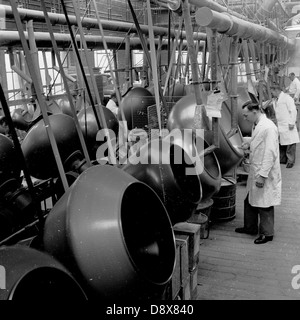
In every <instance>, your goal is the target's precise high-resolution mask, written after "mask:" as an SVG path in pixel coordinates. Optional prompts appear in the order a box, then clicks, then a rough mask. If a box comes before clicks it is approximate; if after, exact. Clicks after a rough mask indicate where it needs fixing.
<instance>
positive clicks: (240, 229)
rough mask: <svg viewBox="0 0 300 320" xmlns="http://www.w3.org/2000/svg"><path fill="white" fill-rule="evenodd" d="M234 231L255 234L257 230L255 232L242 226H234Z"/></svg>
mask: <svg viewBox="0 0 300 320" xmlns="http://www.w3.org/2000/svg"><path fill="white" fill-rule="evenodd" d="M235 232H237V233H245V234H250V235H257V231H256V232H255V231H252V230H248V229H246V228H244V227H242V228H236V229H235Z"/></svg>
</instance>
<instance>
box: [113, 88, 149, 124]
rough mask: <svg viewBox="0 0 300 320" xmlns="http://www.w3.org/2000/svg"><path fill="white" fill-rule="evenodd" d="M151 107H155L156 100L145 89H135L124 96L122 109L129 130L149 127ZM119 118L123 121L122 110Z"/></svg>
mask: <svg viewBox="0 0 300 320" xmlns="http://www.w3.org/2000/svg"><path fill="white" fill-rule="evenodd" d="M151 105H155V98H154V96H153V95H152V94H151V93H150V91H149V90H147V89H145V88H142V87H136V88H133V89H131V90H130V91H129V92H128V93H127V94H126V95H125V96H124V98H123V99H122V101H121V105H120V109H122V110H123V112H124V116H125V119H126V121H127V127H128V129H129V130H132V129H134V128H140V129H143V128H144V127H145V126H147V125H148V107H149V106H151ZM118 118H119V120H122V118H121V113H120V110H119V113H118Z"/></svg>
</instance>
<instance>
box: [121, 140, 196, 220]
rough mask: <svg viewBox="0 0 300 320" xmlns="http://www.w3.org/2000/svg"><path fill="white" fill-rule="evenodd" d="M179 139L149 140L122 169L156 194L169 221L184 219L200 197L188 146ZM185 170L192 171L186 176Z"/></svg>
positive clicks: (188, 215) (194, 207)
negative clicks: (163, 206) (171, 140)
mask: <svg viewBox="0 0 300 320" xmlns="http://www.w3.org/2000/svg"><path fill="white" fill-rule="evenodd" d="M166 138H167V137H166ZM179 140H180V138H175V139H174V141H173V142H170V140H168V139H163V140H160V139H154V140H151V141H149V142H148V143H147V144H145V145H143V146H142V147H141V149H140V151H139V159H137V158H136V155H132V156H131V157H130V158H129V159H128V164H127V165H126V166H125V167H124V168H123V170H124V171H126V172H127V173H129V174H130V175H132V176H133V177H135V178H136V179H138V180H139V181H142V182H144V183H146V184H147V185H148V186H150V187H151V188H152V189H153V190H154V191H155V192H156V193H157V195H158V196H159V197H160V199H161V201H162V202H163V203H164V205H165V207H166V209H167V212H168V214H169V217H170V219H171V222H172V224H176V223H177V222H182V221H186V220H187V219H188V218H189V217H190V215H191V214H192V212H193V211H194V210H195V209H196V207H197V204H198V203H199V202H200V200H201V198H202V188H201V182H200V178H199V174H198V173H197V168H195V165H194V164H193V161H192V160H191V159H190V156H189V152H190V151H189V150H188V148H189V146H186V145H185V146H184V142H183V141H182V140H180V141H179ZM178 155H179V156H182V157H181V159H180V161H177V159H178V158H177V156H178ZM137 160H138V161H137ZM181 160H182V161H181ZM187 170H192V171H193V174H189V175H187V174H186V173H187Z"/></svg>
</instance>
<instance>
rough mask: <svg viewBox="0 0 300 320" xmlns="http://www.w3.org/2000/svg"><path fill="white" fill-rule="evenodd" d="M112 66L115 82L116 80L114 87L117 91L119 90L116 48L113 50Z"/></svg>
mask: <svg viewBox="0 0 300 320" xmlns="http://www.w3.org/2000/svg"><path fill="white" fill-rule="evenodd" d="M113 63H114V65H113V68H114V70H116V72H115V82H116V84H115V85H116V87H117V91H118V92H120V90H119V88H120V80H119V73H118V71H117V70H118V59H117V50H116V49H114V50H113Z"/></svg>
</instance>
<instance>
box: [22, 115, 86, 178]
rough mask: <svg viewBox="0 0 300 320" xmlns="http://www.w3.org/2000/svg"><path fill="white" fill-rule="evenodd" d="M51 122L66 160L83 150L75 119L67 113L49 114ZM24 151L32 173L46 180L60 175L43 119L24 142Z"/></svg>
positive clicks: (59, 147) (61, 153) (31, 130)
mask: <svg viewBox="0 0 300 320" xmlns="http://www.w3.org/2000/svg"><path fill="white" fill-rule="evenodd" d="M49 122H50V125H51V128H52V131H53V134H54V137H55V140H56V143H57V147H58V150H59V153H60V156H61V159H62V161H63V162H64V161H65V160H67V158H68V157H69V156H70V155H71V154H72V153H73V152H75V151H77V150H80V151H81V145H80V141H79V137H78V134H77V131H76V127H75V122H74V120H73V119H72V118H71V117H70V116H67V115H65V114H62V113H61V114H55V115H51V116H49ZM21 147H22V151H23V153H24V156H25V160H26V164H27V167H28V169H29V172H30V174H31V175H32V176H33V177H35V178H37V179H42V180H46V179H49V178H51V177H57V176H58V175H59V173H58V169H57V165H56V162H55V158H54V155H53V151H52V148H51V144H50V140H49V138H48V134H47V131H46V128H45V124H44V121H43V120H40V121H38V122H37V123H36V124H35V125H34V126H33V127H32V128H31V129H30V130H29V131H28V133H27V135H26V137H25V139H24V140H23V142H22V145H21Z"/></svg>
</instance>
